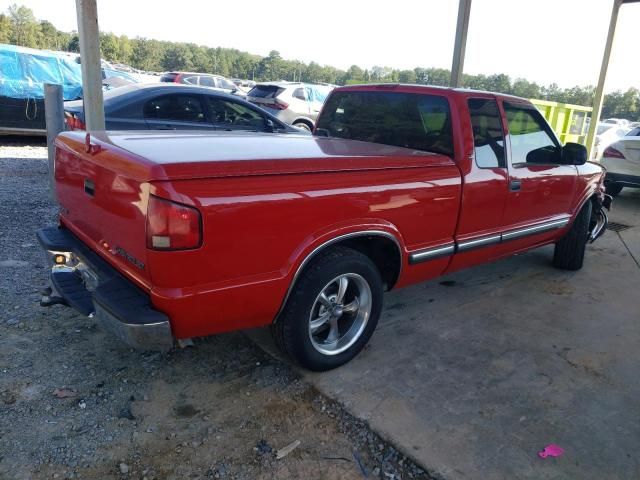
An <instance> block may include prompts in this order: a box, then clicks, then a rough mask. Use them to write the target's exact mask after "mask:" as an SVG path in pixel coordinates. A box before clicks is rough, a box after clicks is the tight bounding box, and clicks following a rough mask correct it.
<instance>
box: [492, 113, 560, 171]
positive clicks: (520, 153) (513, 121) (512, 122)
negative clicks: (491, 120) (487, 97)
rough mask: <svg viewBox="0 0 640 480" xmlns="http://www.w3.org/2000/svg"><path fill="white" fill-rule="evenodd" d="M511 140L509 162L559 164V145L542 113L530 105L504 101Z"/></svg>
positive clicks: (515, 163)
mask: <svg viewBox="0 0 640 480" xmlns="http://www.w3.org/2000/svg"><path fill="white" fill-rule="evenodd" d="M504 111H505V113H506V115H507V125H508V126H509V138H510V141H511V163H513V164H514V165H517V164H523V163H536V164H540V163H554V164H560V163H561V162H560V158H561V151H560V146H559V145H558V144H557V143H556V141H555V140H554V138H553V137H552V135H551V133H550V130H549V126H548V125H547V123H546V122H545V121H544V119H543V118H542V115H540V113H539V112H538V111H537V110H536V109H535V108H532V107H527V106H521V105H516V104H513V103H509V102H504Z"/></svg>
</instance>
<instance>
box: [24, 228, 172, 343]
mask: <svg viewBox="0 0 640 480" xmlns="http://www.w3.org/2000/svg"><path fill="white" fill-rule="evenodd" d="M37 236H38V240H39V242H40V244H41V245H42V247H43V249H44V250H45V252H46V255H47V258H48V260H49V263H50V265H51V285H52V289H53V290H55V294H57V295H58V296H59V301H57V302H55V303H64V304H66V305H68V306H70V307H73V308H74V309H76V310H77V311H79V312H80V313H82V314H83V315H87V316H89V317H95V318H96V320H98V322H99V323H100V324H102V325H103V327H104V328H105V329H106V330H108V331H110V332H111V333H113V334H114V335H116V336H117V337H118V338H120V339H121V340H122V341H123V342H125V343H126V344H127V345H129V346H131V347H133V348H136V349H140V350H160V351H166V350H169V349H170V348H171V347H172V346H173V336H172V334H171V325H170V323H169V317H167V315H165V314H164V313H162V312H159V311H158V310H155V309H154V308H152V306H151V303H150V301H149V296H148V295H147V294H146V293H145V292H144V291H142V290H141V289H139V288H138V287H137V286H136V285H134V284H133V283H132V282H131V281H130V280H128V279H126V278H125V277H123V276H122V275H121V274H120V273H119V272H118V271H117V270H116V269H115V268H113V267H112V266H111V265H109V264H108V263H107V262H105V261H104V260H103V259H102V258H100V256H98V255H97V254H96V253H94V252H93V251H92V250H91V249H90V248H89V247H88V246H87V245H86V244H84V243H83V242H82V241H81V240H80V239H78V237H76V236H75V235H73V234H72V233H71V232H70V231H69V230H67V229H65V228H58V227H47V228H43V229H41V230H38V233H37Z"/></svg>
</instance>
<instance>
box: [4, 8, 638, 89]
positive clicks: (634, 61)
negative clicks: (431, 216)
mask: <svg viewBox="0 0 640 480" xmlns="http://www.w3.org/2000/svg"><path fill="white" fill-rule="evenodd" d="M97 1H98V23H99V26H100V29H101V30H102V31H105V32H113V33H116V34H118V35H127V36H128V37H132V38H133V37H137V36H139V37H146V38H154V39H158V40H171V41H182V42H193V43H196V44H199V45H206V46H209V47H218V46H220V47H228V48H236V49H238V50H243V51H247V52H250V53H254V54H258V55H263V56H264V55H267V54H268V53H269V51H270V50H278V51H279V52H280V54H281V55H282V57H283V58H286V59H291V60H293V59H298V60H302V61H305V62H310V61H316V62H318V63H320V64H322V65H325V64H326V65H333V66H335V67H338V68H342V69H347V68H348V67H349V66H350V65H353V64H356V65H359V66H360V67H362V68H371V67H372V66H374V65H379V66H388V67H393V68H401V69H412V68H414V67H416V66H421V67H443V68H451V56H452V52H453V41H454V35H455V25H456V17H457V11H458V0H394V1H392V2H380V1H378V0H368V1H364V0H320V1H316V2H303V1H300V0H274V1H269V0H243V1H242V2H233V1H222V0H217V1H215V0H183V1H180V2H175V1H169V0H133V1H132V0H97ZM612 1H613V0H473V2H472V6H471V20H470V24H469V33H468V38H467V55H466V59H465V65H464V72H465V73H472V74H478V73H483V74H492V73H506V74H507V75H509V76H510V77H511V78H512V79H513V78H518V77H522V78H526V79H527V80H530V81H536V82H538V83H541V84H545V85H546V84H550V83H552V82H555V83H557V84H558V85H560V86H561V87H571V86H574V85H580V86H586V85H595V84H596V83H597V80H598V74H599V71H600V63H601V61H602V54H603V50H604V43H605V39H606V35H607V29H608V26H609V17H610V14H611V6H612ZM12 3H18V4H22V5H25V6H27V7H29V8H31V9H32V10H33V12H34V14H35V16H36V18H38V19H39V20H49V21H50V22H51V23H53V24H54V25H55V26H56V27H57V28H58V29H59V30H63V31H72V30H77V23H76V14H75V0H0V12H3V11H6V10H7V8H8V7H9V5H11V4H12ZM639 28H640V3H635V4H628V5H623V6H622V8H621V10H620V17H619V20H618V28H617V31H616V37H615V43H614V47H613V54H612V57H611V63H610V65H609V74H608V77H607V83H606V87H605V88H606V90H607V91H611V90H617V89H623V90H626V89H627V88H629V87H636V88H640V61H638V58H639V56H638V47H639V46H640V35H639V34H638V30H639Z"/></svg>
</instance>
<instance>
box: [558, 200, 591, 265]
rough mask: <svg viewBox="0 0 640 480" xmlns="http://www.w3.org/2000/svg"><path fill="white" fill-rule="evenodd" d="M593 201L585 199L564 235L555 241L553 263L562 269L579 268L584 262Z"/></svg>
mask: <svg viewBox="0 0 640 480" xmlns="http://www.w3.org/2000/svg"><path fill="white" fill-rule="evenodd" d="M592 211H593V203H591V201H587V203H586V204H585V205H584V206H583V207H582V210H580V212H579V213H578V216H577V217H576V219H575V221H574V222H573V225H571V228H570V229H569V231H568V232H567V233H566V235H565V236H564V237H563V238H562V240H560V241H559V242H558V243H556V248H555V251H554V253H553V265H554V266H555V267H556V268H561V269H563V270H580V269H581V268H582V265H583V263H584V252H585V249H586V248H587V240H588V238H589V224H590V223H591V212H592Z"/></svg>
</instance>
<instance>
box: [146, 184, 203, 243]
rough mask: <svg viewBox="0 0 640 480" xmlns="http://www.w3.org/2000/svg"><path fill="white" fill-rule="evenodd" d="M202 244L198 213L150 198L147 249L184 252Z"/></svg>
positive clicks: (161, 199)
mask: <svg viewBox="0 0 640 480" xmlns="http://www.w3.org/2000/svg"><path fill="white" fill-rule="evenodd" d="M201 244H202V222H201V221H200V212H199V211H198V210H197V209H195V208H193V207H188V206H186V205H182V204H180V203H176V202H172V201H171V200H165V199H163V198H159V197H155V196H153V195H151V196H149V206H148V208H147V248H150V249H152V250H186V249H190V248H198V247H199V246H200V245H201Z"/></svg>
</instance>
